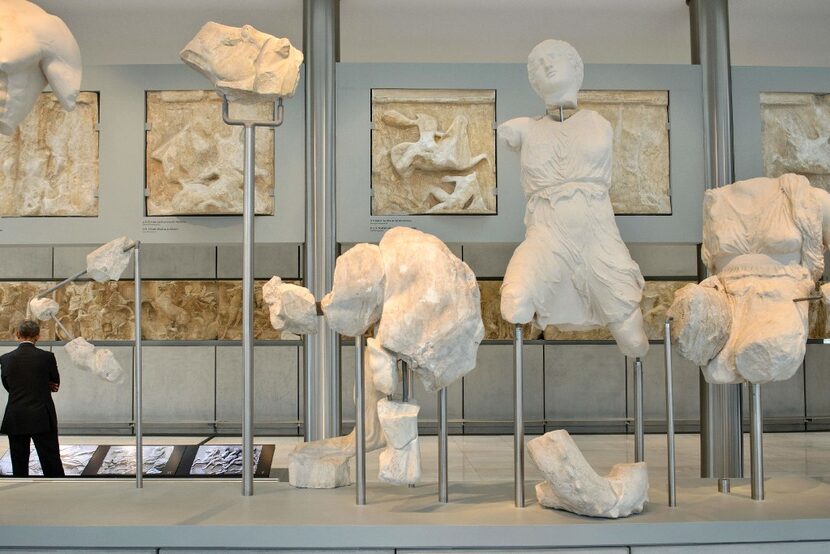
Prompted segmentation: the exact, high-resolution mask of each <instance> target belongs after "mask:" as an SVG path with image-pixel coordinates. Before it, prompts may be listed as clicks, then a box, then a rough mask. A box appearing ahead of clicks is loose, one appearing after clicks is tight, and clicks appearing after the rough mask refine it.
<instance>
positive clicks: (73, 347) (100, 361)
mask: <svg viewBox="0 0 830 554" xmlns="http://www.w3.org/2000/svg"><path fill="white" fill-rule="evenodd" d="M63 349H64V351H65V352H66V354H67V355H68V356H69V360H70V361H71V362H72V363H73V364H75V365H76V366H77V367H78V369H82V370H85V371H91V372H92V373H93V374H95V375H97V376H98V377H100V378H101V379H103V380H105V381H109V382H110V383H115V384H121V383H123V382H124V377H125V373H124V368H123V367H121V364H120V363H118V360H116V359H115V354H113V353H112V350H109V349H107V348H95V346H94V345H92V344H90V343H89V342H87V340H86V339H84V338H82V337H78V338H76V339H73V340H71V341H69V342H67V343H66V344H65V345H64V347H63Z"/></svg>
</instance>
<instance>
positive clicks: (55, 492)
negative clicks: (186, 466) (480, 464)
mask: <svg viewBox="0 0 830 554" xmlns="http://www.w3.org/2000/svg"><path fill="white" fill-rule="evenodd" d="M661 485H662V484H661V483H658V484H657V486H654V487H652V490H651V494H650V496H651V499H652V502H651V504H649V505H648V507H647V509H646V511H645V512H644V513H643V514H640V515H638V516H633V517H631V518H628V519H623V520H600V519H591V518H587V517H582V516H576V515H572V514H569V513H566V512H558V511H553V510H547V509H543V508H541V507H540V506H538V505H537V504H536V503H535V501H533V502H529V504H528V506H527V507H526V508H524V509H516V508H514V507H513V503H512V483H509V482H504V483H459V484H452V485H451V486H450V503H449V504H447V505H442V504H440V503H438V501H437V486H436V485H435V484H434V483H427V484H424V485H421V486H418V487H417V488H414V489H409V488H405V487H404V488H401V487H393V486H388V485H382V484H378V483H370V484H369V487H368V501H369V504H368V505H367V506H363V507H358V506H355V504H354V487H346V488H341V489H337V490H300V489H294V488H292V487H290V486H289V485H288V484H286V483H278V482H273V481H257V483H256V489H255V492H256V494H255V496H253V497H242V496H241V495H240V491H241V486H240V483H239V481H238V480H233V481H230V480H228V481H224V480H222V481H216V480H210V481H205V480H199V481H188V482H185V481H179V480H171V479H163V480H162V479H159V480H150V479H148V480H147V481H145V488H144V489H142V490H137V489H135V485H134V483H133V481H129V480H124V481H112V480H106V481H100V480H96V481H93V482H89V481H87V482H82V483H79V482H50V481H46V480H41V481H22V480H21V481H15V480H4V481H3V482H2V483H0V550H2V549H3V548H12V547H24V546H26V547H40V548H45V547H46V548H84V549H90V548H113V547H118V548H178V549H193V550H194V551H204V549H206V548H222V549H244V548H268V549H292V548H317V549H335V550H338V551H343V550H349V549H358V548H370V549H387V550H389V549H406V548H416V549H448V548H466V549H472V550H473V551H480V550H482V549H525V548H549V549H550V548H559V547H577V546H591V547H595V548H600V549H605V548H614V547H631V548H632V552H640V551H642V552H649V551H650V550H649V549H648V548H647V547H649V546H660V547H661V548H663V547H665V546H667V545H705V544H709V545H711V544H728V543H751V544H752V545H753V546H752V547H751V548H752V551H753V552H757V551H758V550H757V548H758V546H759V543H778V542H790V541H830V479H826V478H825V479H811V478H804V477H793V478H775V479H770V480H768V481H767V500H766V501H764V502H755V501H752V500H750V498H749V485H748V482H746V481H741V482H736V483H735V484H734V485H733V489H732V491H733V492H732V494H730V495H723V494H719V493H717V491H716V488H715V486H714V483H713V482H711V481H703V480H693V481H689V482H684V483H681V487H680V488H679V491H678V502H679V506H678V507H677V508H668V507H667V506H666V502H665V499H666V492H665V490H664V489H663V488H662V486H661ZM528 493H529V495H528V498H530V499H533V498H534V497H533V494H532V493H531V487H528ZM735 546H736V545H734V544H733V545H730V546H729V548H730V549H732V548H734V547H735ZM635 547H636V548H635ZM768 548H772V550H769V551H770V552H775V551H778V550H776V549H777V548H779V546H775V547H773V546H772V545H769V546H768ZM786 548H787V551H788V552H790V553H791V554H792V553H794V552H822V551H825V552H826V551H828V550H830V542H827V543H825V544H820V543H817V542H815V543H810V542H803V543H800V544H797V545H788V546H787V547H786ZM600 551H601V552H602V551H604V550H600ZM684 551H685V550H684ZM706 551H707V552H720V551H722V550H718V549H715V550H711V548H709V549H707V550H706ZM723 551H724V552H725V551H726V550H723ZM731 551H733V552H734V551H736V550H731ZM741 551H742V550H741ZM765 551H766V550H765Z"/></svg>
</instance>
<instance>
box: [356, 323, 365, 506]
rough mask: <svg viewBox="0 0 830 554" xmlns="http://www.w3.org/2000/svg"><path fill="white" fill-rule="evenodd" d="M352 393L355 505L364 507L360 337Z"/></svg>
mask: <svg viewBox="0 0 830 554" xmlns="http://www.w3.org/2000/svg"><path fill="white" fill-rule="evenodd" d="M354 346H355V349H354V350H355V358H354V364H355V365H354V367H355V371H354V392H355V395H354V396H355V402H354V403H355V416H354V429H355V504H357V505H358V506H365V505H366V383H365V382H364V381H363V379H364V368H363V360H364V353H365V351H364V348H365V340H364V339H363V337H362V336H359V337H355V338H354Z"/></svg>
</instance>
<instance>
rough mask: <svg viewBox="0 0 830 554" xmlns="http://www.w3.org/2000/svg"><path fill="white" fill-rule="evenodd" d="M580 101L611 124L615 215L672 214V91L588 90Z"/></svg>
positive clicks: (610, 192)
mask: <svg viewBox="0 0 830 554" xmlns="http://www.w3.org/2000/svg"><path fill="white" fill-rule="evenodd" d="M577 102H578V105H579V108H580V109H588V110H594V111H595V112H598V113H599V114H600V115H602V116H603V117H604V118H605V119H607V120H608V121H609V122H610V123H611V128H612V129H613V132H614V150H613V168H612V171H611V188H610V189H609V195H610V197H611V204H612V205H613V206H614V213H616V214H671V188H670V186H669V93H668V91H665V90H583V91H580V93H579V97H578V100H577ZM566 115H567V113H566Z"/></svg>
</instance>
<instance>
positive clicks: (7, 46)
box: [0, 0, 81, 135]
mask: <svg viewBox="0 0 830 554" xmlns="http://www.w3.org/2000/svg"><path fill="white" fill-rule="evenodd" d="M0 37H2V38H1V39H0V68H2V71H0V133H3V134H4V135H11V134H14V132H15V130H16V129H17V126H18V125H19V124H20V122H21V121H23V119H24V118H25V117H26V116H27V115H28V114H29V112H30V111H31V109H32V107H33V106H34V105H35V102H36V101H37V99H38V96H39V95H40V92H41V91H42V90H43V87H45V86H46V85H47V84H49V85H50V86H51V87H52V90H53V91H54V93H55V95H56V96H57V97H58V100H59V101H60V103H61V105H62V106H63V107H64V109H66V110H67V111H71V110H72V109H73V108H74V107H75V99H76V98H77V97H78V94H79V93H80V89H81V51H80V50H79V49H78V43H77V42H76V41H75V37H73V36H72V33H71V32H70V31H69V28H68V27H67V26H66V24H65V23H64V22H63V21H61V19H60V18H59V17H56V16H54V15H50V14H48V13H46V12H45V11H43V9H41V8H40V7H39V6H37V5H35V4H33V3H31V2H27V1H26V0H3V1H2V2H0Z"/></svg>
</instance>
